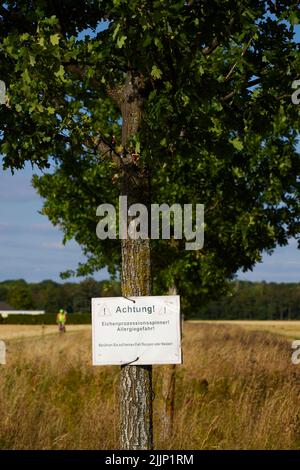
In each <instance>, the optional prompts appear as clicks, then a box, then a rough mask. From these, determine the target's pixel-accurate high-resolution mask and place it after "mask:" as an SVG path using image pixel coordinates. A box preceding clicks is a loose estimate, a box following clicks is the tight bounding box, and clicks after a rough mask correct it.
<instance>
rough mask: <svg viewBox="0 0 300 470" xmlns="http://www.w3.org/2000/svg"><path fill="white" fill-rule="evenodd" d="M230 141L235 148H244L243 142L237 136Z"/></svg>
mask: <svg viewBox="0 0 300 470" xmlns="http://www.w3.org/2000/svg"><path fill="white" fill-rule="evenodd" d="M230 143H231V144H232V145H233V146H234V148H235V149H236V150H243V148H244V144H243V142H242V141H241V140H240V139H239V137H236V138H235V139H233V140H231V141H230Z"/></svg>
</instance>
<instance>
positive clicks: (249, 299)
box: [194, 281, 300, 320]
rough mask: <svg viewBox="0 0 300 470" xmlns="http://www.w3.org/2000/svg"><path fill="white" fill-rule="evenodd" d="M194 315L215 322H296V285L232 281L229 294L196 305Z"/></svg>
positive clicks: (299, 304)
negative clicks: (214, 320)
mask: <svg viewBox="0 0 300 470" xmlns="http://www.w3.org/2000/svg"><path fill="white" fill-rule="evenodd" d="M194 316H196V317H197V318H202V319H216V320H219V319H220V320H221V319H223V320H225V319H226V320H243V319H244V320H293V319H297V320H298V319H299V318H300V284H299V283H297V284H296V283H281V284H277V283H274V282H270V283H266V282H247V281H235V282H234V283H233V284H232V286H231V295H229V296H227V297H223V298H220V299H218V300H217V301H212V302H208V303H207V304H206V305H202V306H198V309H197V310H196V309H195V311H194Z"/></svg>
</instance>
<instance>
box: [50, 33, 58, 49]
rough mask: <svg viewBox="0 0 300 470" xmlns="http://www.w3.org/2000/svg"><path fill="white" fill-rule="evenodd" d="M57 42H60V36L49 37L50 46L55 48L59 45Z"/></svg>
mask: <svg viewBox="0 0 300 470" xmlns="http://www.w3.org/2000/svg"><path fill="white" fill-rule="evenodd" d="M59 41H60V35H59V34H52V35H51V36H50V42H51V44H52V46H57V45H58V44H59Z"/></svg>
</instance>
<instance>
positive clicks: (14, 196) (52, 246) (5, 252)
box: [0, 165, 300, 282]
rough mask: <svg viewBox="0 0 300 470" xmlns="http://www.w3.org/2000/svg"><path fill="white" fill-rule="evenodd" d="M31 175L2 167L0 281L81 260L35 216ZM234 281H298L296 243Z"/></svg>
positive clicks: (55, 275)
mask: <svg viewBox="0 0 300 470" xmlns="http://www.w3.org/2000/svg"><path fill="white" fill-rule="evenodd" d="M35 173H37V171H35ZM32 174H33V171H32V169H31V166H29V165H27V166H26V168H25V169H24V170H21V171H17V172H16V173H15V174H14V175H12V174H11V172H10V171H3V170H2V169H1V172H0V260H1V269H0V281H2V280H6V279H19V278H24V279H25V280H26V281H28V282H38V281H41V280H43V279H53V280H55V281H60V278H59V273H60V272H62V271H64V270H66V269H74V268H76V266H77V263H78V262H79V261H84V257H83V255H82V253H81V249H80V247H79V245H78V244H77V243H76V242H74V241H72V242H69V243H67V244H66V246H63V245H62V243H61V240H62V233H61V232H60V231H59V229H58V228H55V227H53V226H52V225H51V224H50V222H49V221H48V219H47V217H45V216H42V215H41V214H39V211H40V210H41V208H42V204H43V201H42V199H41V198H40V197H39V196H38V195H37V194H36V193H35V191H34V189H33V188H32V186H31V177H32ZM95 228H96V217H95ZM107 277H108V275H107V272H106V270H103V271H100V272H99V273H97V274H96V275H95V278H96V279H105V278H107ZM238 277H239V278H240V279H248V280H252V281H260V280H265V281H275V282H300V250H298V249H297V245H296V241H294V240H292V241H291V242H290V244H289V246H287V247H283V248H277V249H276V250H275V252H274V254H273V255H272V256H268V255H265V256H264V258H263V262H262V263H260V264H258V265H257V266H256V267H255V269H254V270H253V272H246V273H239V276H238ZM73 280H79V279H73Z"/></svg>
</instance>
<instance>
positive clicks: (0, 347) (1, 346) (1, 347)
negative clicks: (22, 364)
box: [0, 340, 6, 364]
mask: <svg viewBox="0 0 300 470" xmlns="http://www.w3.org/2000/svg"><path fill="white" fill-rule="evenodd" d="M0 364H6V348H5V343H4V341H1V340H0Z"/></svg>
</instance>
